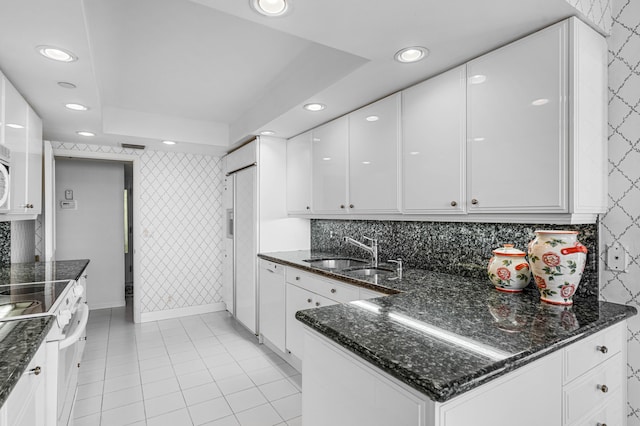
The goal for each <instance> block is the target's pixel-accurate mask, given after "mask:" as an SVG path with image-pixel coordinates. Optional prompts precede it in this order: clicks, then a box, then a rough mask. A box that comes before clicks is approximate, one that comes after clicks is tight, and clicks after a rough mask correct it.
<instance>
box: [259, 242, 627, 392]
mask: <svg viewBox="0 0 640 426" xmlns="http://www.w3.org/2000/svg"><path fill="white" fill-rule="evenodd" d="M259 257H260V258H262V259H265V260H269V261H272V262H276V263H280V264H284V265H286V266H292V267H295V268H299V269H303V270H306V271H308V272H314V273H317V274H319V275H322V276H325V277H327V278H331V279H335V280H341V281H343V282H347V283H349V284H353V285H358V286H361V287H365V288H369V289H372V290H376V291H379V292H383V293H387V294H390V295H389V296H385V297H379V298H375V299H370V300H365V301H356V302H351V303H345V304H337V305H332V306H327V307H321V308H317V309H309V310H303V311H299V312H298V313H297V314H296V318H297V319H298V320H299V321H301V322H302V323H304V324H305V325H307V326H309V327H310V328H311V329H312V330H315V331H316V332H318V333H320V334H321V335H323V336H325V337H326V338H328V339H330V340H331V341H333V342H335V343H336V344H338V345H340V346H341V347H343V348H345V349H347V350H348V351H350V352H351V353H354V354H356V355H357V356H358V357H360V358H362V359H364V360H366V361H368V362H369V363H371V364H372V365H374V366H375V367H378V368H379V369H381V370H382V371H384V372H386V373H387V374H389V375H391V376H392V377H394V378H395V379H397V380H399V381H401V382H403V383H405V384H407V385H409V386H410V387H412V388H414V389H416V390H418V391H419V392H421V393H423V394H425V395H427V396H428V397H429V398H430V399H431V400H433V401H436V402H444V401H448V400H449V399H451V398H453V397H455V396H457V395H460V394H462V393H464V392H466V391H469V390H471V389H474V388H476V387H478V386H480V385H481V384H483V383H487V382H489V381H491V380H493V379H496V378H498V377H500V376H502V375H504V374H506V373H508V372H510V371H513V370H515V369H517V368H519V367H522V366H524V365H526V364H528V363H530V362H531V361H534V360H536V359H539V358H541V357H543V356H545V355H548V354H550V353H551V352H554V351H556V350H558V349H561V348H563V347H565V346H567V345H569V344H571V343H574V342H576V341H578V340H580V339H583V338H585V337H587V336H589V335H592V334H594V333H596V332H598V331H600V330H603V329H605V328H607V327H610V326H612V325H614V324H616V323H618V322H621V321H624V320H625V319H626V318H629V317H631V316H633V315H635V314H636V313H637V311H636V309H635V308H633V307H629V306H624V305H619V304H614V303H608V302H598V301H596V300H593V301H589V300H575V304H574V306H572V307H560V306H553V305H549V304H546V303H543V302H540V299H539V294H538V291H537V289H536V288H535V287H533V286H531V285H530V286H529V287H527V288H526V289H525V291H524V292H522V293H515V294H513V293H512V294H509V293H501V292H498V291H496V290H495V289H494V287H493V285H492V284H491V283H490V281H488V280H486V281H485V280H478V279H472V278H465V277H460V276H453V275H446V274H440V273H436V272H430V271H424V270H415V269H413V270H412V269H408V270H405V271H404V274H403V277H402V279H398V278H396V277H395V276H394V275H393V274H391V275H389V276H387V278H378V279H377V280H373V279H371V278H370V277H363V278H356V277H354V276H351V275H349V273H348V272H331V271H329V270H326V269H320V268H315V267H311V266H309V263H308V262H305V261H304V260H305V259H310V258H327V257H331V255H330V254H327V253H316V252H311V251H308V250H303V251H295V252H279V253H266V254H260V255H259ZM393 293H395V294H393Z"/></svg>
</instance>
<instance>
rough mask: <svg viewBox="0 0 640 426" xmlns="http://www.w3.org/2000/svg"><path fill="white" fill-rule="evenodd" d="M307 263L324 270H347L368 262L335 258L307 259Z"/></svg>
mask: <svg viewBox="0 0 640 426" xmlns="http://www.w3.org/2000/svg"><path fill="white" fill-rule="evenodd" d="M305 262H309V264H310V265H311V266H315V267H316V268H324V269H345V268H352V267H354V266H362V265H365V264H366V263H367V262H365V261H362V260H356V259H347V258H335V259H306V260H305Z"/></svg>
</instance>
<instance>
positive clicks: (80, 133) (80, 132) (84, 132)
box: [76, 130, 96, 137]
mask: <svg viewBox="0 0 640 426" xmlns="http://www.w3.org/2000/svg"><path fill="white" fill-rule="evenodd" d="M76 133H77V134H79V135H80V136H87V137H91V136H95V135H96V134H95V133H93V132H87V131H85V130H80V131H78V132H76Z"/></svg>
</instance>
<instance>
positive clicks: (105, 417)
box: [101, 402, 145, 426]
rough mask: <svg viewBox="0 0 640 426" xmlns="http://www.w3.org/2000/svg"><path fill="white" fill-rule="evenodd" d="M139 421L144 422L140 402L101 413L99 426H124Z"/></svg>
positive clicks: (142, 407)
mask: <svg viewBox="0 0 640 426" xmlns="http://www.w3.org/2000/svg"><path fill="white" fill-rule="evenodd" d="M141 420H145V415H144V405H143V404H142V402H134V403H133V404H129V405H125V406H122V407H118V408H114V409H113V410H107V411H103V412H102V422H101V425H105V426H124V425H128V424H131V423H135V422H139V421H141Z"/></svg>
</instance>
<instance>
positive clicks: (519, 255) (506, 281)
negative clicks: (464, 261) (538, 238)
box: [487, 244, 531, 293]
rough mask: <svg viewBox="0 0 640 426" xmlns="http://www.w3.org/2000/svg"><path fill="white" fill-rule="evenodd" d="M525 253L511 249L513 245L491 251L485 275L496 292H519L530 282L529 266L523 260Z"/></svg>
mask: <svg viewBox="0 0 640 426" xmlns="http://www.w3.org/2000/svg"><path fill="white" fill-rule="evenodd" d="M526 255H527V253H525V252H523V251H522V250H518V249H517V248H514V247H513V244H505V245H504V246H503V247H502V248H499V249H495V250H494V251H493V257H492V258H491V259H489V265H488V266H487V274H488V275H489V279H490V280H491V282H492V283H493V285H494V286H496V290H500V291H505V292H510V293H514V292H520V291H522V289H523V288H525V287H526V286H527V285H528V284H529V281H531V272H530V270H529V264H528V263H527V261H526V260H525V256H526Z"/></svg>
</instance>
